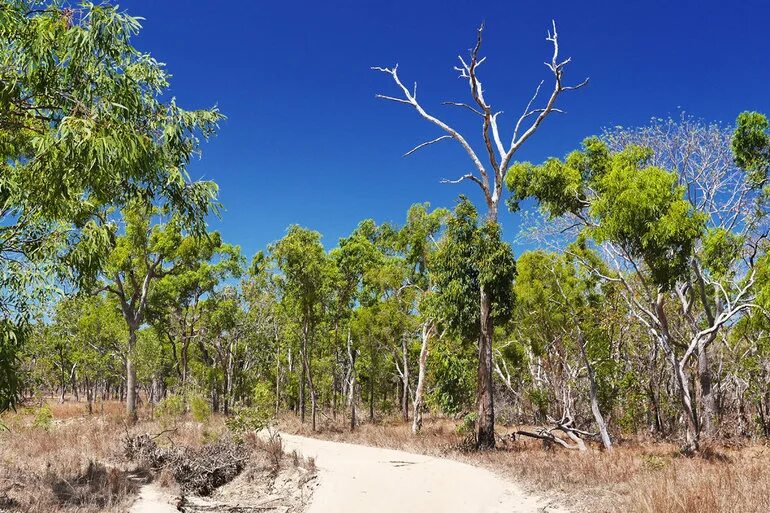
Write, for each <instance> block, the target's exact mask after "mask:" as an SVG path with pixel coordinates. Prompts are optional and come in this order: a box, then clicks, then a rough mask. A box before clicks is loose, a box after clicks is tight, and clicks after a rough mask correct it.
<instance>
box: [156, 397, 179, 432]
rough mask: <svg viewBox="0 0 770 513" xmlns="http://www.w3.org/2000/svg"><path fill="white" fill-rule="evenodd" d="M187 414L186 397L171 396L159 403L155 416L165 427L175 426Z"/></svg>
mask: <svg viewBox="0 0 770 513" xmlns="http://www.w3.org/2000/svg"><path fill="white" fill-rule="evenodd" d="M184 412H185V402H184V397H182V396H181V395H170V396H168V397H166V398H165V399H163V400H162V401H161V402H159V403H158V406H157V407H156V408H155V415H156V416H157V417H158V419H159V420H160V423H161V424H162V425H164V426H169V425H172V424H174V423H175V422H176V421H177V420H179V419H180V418H181V417H182V416H183V415H184Z"/></svg>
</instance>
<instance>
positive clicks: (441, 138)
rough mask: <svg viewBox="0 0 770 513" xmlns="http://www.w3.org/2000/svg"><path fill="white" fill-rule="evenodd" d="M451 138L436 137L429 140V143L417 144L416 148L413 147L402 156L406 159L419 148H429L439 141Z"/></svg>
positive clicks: (444, 136) (449, 136)
mask: <svg viewBox="0 0 770 513" xmlns="http://www.w3.org/2000/svg"><path fill="white" fill-rule="evenodd" d="M451 138H452V136H451V135H442V136H441V137H436V138H435V139H431V140H430V141H425V142H424V143H422V144H418V145H417V146H415V147H414V148H412V149H411V150H409V151H407V152H406V153H404V155H403V156H404V157H408V156H409V155H411V154H412V153H414V152H416V151H417V150H419V149H421V148H424V147H426V146H430V145H431V144H435V143H437V142H439V141H443V140H444V139H451Z"/></svg>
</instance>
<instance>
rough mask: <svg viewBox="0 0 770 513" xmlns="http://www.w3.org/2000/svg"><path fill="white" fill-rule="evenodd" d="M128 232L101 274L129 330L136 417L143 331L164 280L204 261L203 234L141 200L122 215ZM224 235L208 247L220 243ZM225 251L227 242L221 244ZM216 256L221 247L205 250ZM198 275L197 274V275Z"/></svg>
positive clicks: (130, 404) (129, 388) (129, 397)
mask: <svg viewBox="0 0 770 513" xmlns="http://www.w3.org/2000/svg"><path fill="white" fill-rule="evenodd" d="M122 220H123V224H124V227H123V233H122V235H120V236H118V237H117V238H116V240H115V248H114V249H113V251H112V252H111V253H110V255H109V259H108V261H107V265H106V266H105V268H104V271H103V272H102V273H101V274H100V278H101V281H102V282H103V283H104V285H103V289H104V290H105V291H106V292H107V293H108V294H111V295H112V296H113V297H115V298H116V299H117V301H118V304H119V307H120V311H121V314H122V315H123V319H124V320H125V322H126V326H127V328H128V345H127V347H126V411H127V413H128V414H129V416H131V417H132V418H136V368H135V365H134V360H133V356H134V354H133V353H134V349H135V347H136V340H137V333H138V331H139V329H140V328H141V326H142V325H143V324H144V323H145V322H146V321H147V320H148V319H147V307H148V305H149V304H150V297H151V294H152V293H153V292H154V288H155V287H156V286H157V284H158V281H160V280H162V279H163V278H167V277H169V276H171V275H175V274H179V273H182V272H184V271H185V270H188V271H189V270H190V266H191V265H192V264H191V262H196V261H199V260H200V258H201V252H200V250H201V244H202V243H201V242H200V241H199V240H198V239H199V237H201V235H198V234H197V233H189V232H188V231H187V230H185V228H184V222H183V220H182V219H180V217H179V216H178V215H177V214H168V213H167V212H166V211H165V209H163V208H160V209H159V208H157V207H154V206H152V205H150V204H148V203H146V202H143V201H139V202H136V203H134V204H132V205H130V206H129V207H127V208H124V209H123V211H122ZM218 240H219V238H218V236H216V235H212V238H211V239H210V240H209V241H208V242H207V243H205V245H206V246H208V244H212V243H215V242H217V241H218ZM219 247H220V248H221V243H220V244H219ZM204 249H205V251H204V252H203V254H209V253H212V254H213V252H214V251H215V250H216V249H217V247H216V246H208V247H206V248H204ZM192 272H194V270H193V271H192Z"/></svg>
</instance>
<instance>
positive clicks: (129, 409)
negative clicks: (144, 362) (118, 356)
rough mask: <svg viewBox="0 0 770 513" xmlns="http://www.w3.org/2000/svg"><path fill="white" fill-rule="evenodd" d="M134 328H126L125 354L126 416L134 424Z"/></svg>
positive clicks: (135, 416)
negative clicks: (126, 345)
mask: <svg viewBox="0 0 770 513" xmlns="http://www.w3.org/2000/svg"><path fill="white" fill-rule="evenodd" d="M134 347H136V327H135V326H131V325H129V327H128V353H127V354H126V414H127V415H128V419H129V421H130V422H132V423H133V422H136V419H137V415H136V367H135V366H134Z"/></svg>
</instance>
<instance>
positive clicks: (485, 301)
mask: <svg viewBox="0 0 770 513" xmlns="http://www.w3.org/2000/svg"><path fill="white" fill-rule="evenodd" d="M480 292H481V300H480V313H481V315H480V322H481V326H480V328H481V329H480V333H479V367H478V380H477V384H476V386H477V389H476V411H477V413H478V419H477V437H476V444H477V447H478V448H479V449H493V448H494V447H495V403H494V396H493V391H492V330H493V325H492V298H491V297H490V296H489V294H488V292H487V291H486V290H485V289H484V287H483V286H481V291H480Z"/></svg>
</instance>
